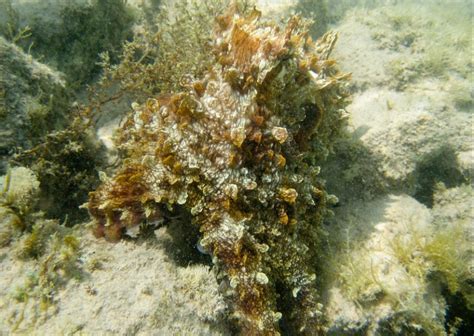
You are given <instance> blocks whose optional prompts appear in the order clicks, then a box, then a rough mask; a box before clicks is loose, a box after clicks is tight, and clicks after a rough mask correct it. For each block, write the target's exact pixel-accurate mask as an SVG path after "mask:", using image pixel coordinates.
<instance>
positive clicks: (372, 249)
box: [328, 184, 474, 335]
mask: <svg viewBox="0 0 474 336" xmlns="http://www.w3.org/2000/svg"><path fill="white" fill-rule="evenodd" d="M377 202H380V200H379V201H374V202H372V203H368V204H367V205H365V208H364V206H363V208H362V209H360V212H361V213H364V212H366V213H369V212H370V211H371V209H383V213H382V217H381V221H380V222H377V221H376V222H375V223H374V224H369V225H374V227H373V230H372V231H370V233H363V230H364V229H363V228H362V227H365V230H367V228H366V227H367V224H366V223H367V222H370V221H373V218H372V219H371V217H370V215H369V216H365V217H364V216H362V217H361V218H360V219H358V220H357V219H356V220H355V221H354V222H351V225H350V226H348V227H344V228H343V230H344V231H346V232H343V233H341V234H335V232H334V231H333V232H332V239H334V238H335V237H339V238H337V239H341V241H340V242H339V243H337V242H333V243H332V246H329V247H328V248H329V249H334V252H333V253H332V255H333V257H332V258H333V259H331V260H330V261H329V262H328V263H329V265H332V266H331V267H329V266H328V270H329V273H331V276H332V277H334V279H333V281H335V282H336V283H337V284H338V286H336V287H338V288H339V289H338V290H340V293H342V294H343V295H344V297H345V298H346V299H348V300H349V301H350V302H352V305H353V308H352V309H353V311H355V312H357V313H355V314H354V313H352V314H353V315H352V318H353V319H354V320H355V321H358V322H359V323H357V326H356V323H354V322H353V323H348V325H346V327H347V328H349V329H351V328H352V329H354V330H359V331H360V330H365V333H364V334H367V335H378V334H390V335H392V334H409V335H412V334H417V335H418V334H420V335H447V334H449V335H456V334H457V333H456V330H457V331H459V332H460V333H459V335H463V332H465V331H468V330H470V329H471V328H472V322H471V319H470V317H469V314H471V315H472V311H473V308H474V307H473V298H474V296H473V294H474V287H473V285H472V281H473V274H472V261H473V258H474V254H473V250H472V238H473V237H472V232H470V231H471V230H470V226H471V223H472V219H473V217H472V211H471V208H472V206H471V204H472V186H470V185H467V184H465V185H461V186H459V187H454V188H449V189H448V188H446V187H445V186H444V185H442V184H439V185H438V187H437V190H436V191H435V195H434V205H433V208H432V209H431V210H430V209H429V208H427V207H426V206H424V205H422V204H420V203H418V202H417V201H416V200H414V199H413V198H411V197H409V196H406V195H401V196H393V195H392V196H389V197H388V198H384V199H383V201H382V202H383V203H384V205H383V206H382V207H380V205H377ZM357 216H358V215H356V216H355V217H356V218H357ZM345 220H349V221H351V219H350V217H346V219H345ZM342 221H344V219H343V220H342ZM359 221H360V224H359ZM361 229H362V230H361ZM358 230H360V231H358ZM351 231H352V232H351ZM338 290H336V291H334V288H333V291H334V292H333V295H335V294H334V293H338V292H337V291H338ZM334 297H337V294H336V295H335V296H334ZM339 300H340V299H339ZM335 301H336V302H337V299H335ZM344 307H345V309H346V312H344V313H343V314H342V315H344V314H347V315H346V316H351V313H347V311H351V308H350V304H346V305H345V306H344ZM382 312H383V313H382ZM354 316H357V318H354ZM341 320H344V318H342V319H341ZM350 320H351V319H350V318H347V317H346V319H345V321H346V323H347V321H350ZM337 324H338V323H337V322H336V323H334V324H333V326H334V325H337ZM349 324H352V325H349ZM336 334H337V333H336Z"/></svg>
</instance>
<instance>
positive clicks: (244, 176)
mask: <svg viewBox="0 0 474 336" xmlns="http://www.w3.org/2000/svg"><path fill="white" fill-rule="evenodd" d="M335 39H336V36H335V35H334V34H327V35H325V36H324V37H323V38H322V39H321V40H320V41H318V42H316V43H313V42H311V41H310V40H309V39H308V38H307V34H306V33H305V28H304V26H303V24H302V23H301V22H300V20H299V19H298V18H296V17H295V18H292V19H291V20H289V22H288V24H287V26H286V28H284V29H279V28H278V27H277V26H273V25H271V24H263V23H261V19H260V15H259V13H258V12H257V11H254V12H253V13H252V14H251V15H250V16H247V17H240V16H239V15H238V14H235V13H231V14H228V15H224V16H222V17H219V18H217V27H216V31H215V39H214V44H213V56H210V57H215V60H216V64H215V66H214V68H213V69H210V70H209V72H208V73H207V75H206V76H205V78H202V79H199V80H194V79H187V80H183V91H182V92H181V93H177V94H170V95H162V96H160V97H157V98H156V99H149V100H148V101H147V102H146V103H145V104H144V105H141V106H138V105H135V106H134V107H133V111H132V112H131V114H130V116H129V117H128V119H127V121H126V122H125V123H124V124H123V126H122V128H121V131H120V136H119V140H118V142H119V146H120V148H121V150H122V151H123V153H125V156H126V157H127V158H126V159H125V160H123V163H122V168H121V169H120V170H119V171H118V173H117V174H116V175H115V176H114V177H112V178H110V179H109V180H108V181H105V182H104V183H103V184H102V186H101V187H100V188H99V189H98V190H97V191H95V192H93V193H91V195H90V200H89V210H90V213H91V214H92V215H93V217H94V218H95V219H96V222H97V227H96V234H97V235H98V236H105V237H106V238H109V239H112V240H113V239H118V238H120V235H121V234H122V232H123V230H124V229H126V228H130V227H132V226H136V225H139V224H140V223H141V222H142V221H144V220H148V221H150V220H155V219H159V218H160V216H163V215H162V214H163V213H164V212H167V211H169V210H170V209H171V211H172V210H173V209H176V208H177V207H179V208H180V209H181V210H180V211H182V209H185V210H186V211H188V212H189V213H190V214H191V215H192V218H193V223H194V224H195V225H197V226H198V227H199V228H200V232H201V233H202V239H201V245H202V246H203V248H204V249H206V250H207V251H208V252H209V253H210V254H211V255H212V257H213V262H214V264H215V267H217V268H218V271H219V272H218V273H219V275H218V276H219V279H220V281H221V283H222V286H221V287H222V288H223V290H224V292H225V295H226V297H227V299H228V302H229V307H230V310H231V318H232V319H233V320H235V321H236V325H237V326H238V328H239V331H240V332H241V333H242V334H244V335H277V334H279V332H280V328H279V324H280V323H281V321H284V325H285V329H286V328H289V329H291V330H293V332H294V333H295V334H311V335H314V334H317V333H318V331H319V328H318V326H319V325H320V321H319V317H320V314H321V312H320V310H321V308H320V306H319V305H318V297H317V291H316V288H315V278H316V275H315V260H316V255H317V241H318V230H319V225H320V223H321V221H322V218H323V216H324V214H325V212H326V211H327V206H326V201H327V194H326V192H325V191H324V189H323V186H322V185H321V183H320V182H319V181H318V177H317V175H318V172H319V167H318V166H317V164H318V162H321V160H323V159H324V157H325V156H326V155H327V153H328V150H330V147H331V142H332V141H333V140H334V138H335V137H336V136H337V134H338V132H339V131H340V130H341V127H342V124H343V119H344V117H343V114H344V111H343V109H344V106H345V105H346V93H345V92H346V91H345V88H344V87H345V83H346V80H347V77H348V76H347V75H345V74H340V73H338V72H337V70H336V69H335V68H334V61H332V60H329V59H328V57H329V53H330V51H331V49H332V47H333V44H334V42H335ZM277 291H278V292H279V294H278V295H279V296H278V297H277ZM277 301H278V302H277ZM282 315H283V316H282ZM282 319H283V320H282Z"/></svg>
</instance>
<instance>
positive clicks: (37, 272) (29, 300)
mask: <svg viewBox="0 0 474 336" xmlns="http://www.w3.org/2000/svg"><path fill="white" fill-rule="evenodd" d="M0 189H1V192H0V246H2V247H6V246H8V247H9V249H8V251H9V253H11V256H12V257H13V258H16V259H19V260H21V261H24V262H25V265H26V268H27V269H28V270H29V271H28V275H27V276H26V278H25V280H24V285H22V286H20V287H17V288H15V289H14V290H13V291H12V293H11V295H12V298H13V299H14V300H15V301H16V302H18V303H21V304H23V305H22V306H21V307H20V310H21V311H22V312H23V311H24V310H25V309H34V310H35V311H40V312H41V311H46V310H48V308H49V307H51V306H53V304H54V301H55V294H56V293H57V291H58V290H59V289H60V288H61V286H63V285H64V284H65V283H66V282H67V281H69V280H70V279H73V278H74V279H80V278H81V277H82V274H83V271H82V266H81V263H80V261H79V257H80V241H79V238H78V234H77V232H76V231H75V230H74V229H71V228H68V227H65V226H64V225H61V224H60V223H59V222H58V221H57V220H48V219H45V218H44V216H43V213H41V212H38V211H37V203H38V198H39V181H38V180H37V179H36V176H35V175H34V173H33V172H32V171H31V170H29V169H27V168H24V167H15V168H12V169H10V170H9V171H8V173H7V175H5V176H4V177H3V179H2V180H1V181H0ZM23 315H24V314H23V313H20V314H18V315H15V316H12V317H11V319H9V322H10V323H11V325H12V330H13V331H14V330H16V329H17V328H18V327H19V326H20V325H21V324H22V323H23V322H24V321H23ZM35 316H36V315H35ZM28 323H34V321H29V322H28Z"/></svg>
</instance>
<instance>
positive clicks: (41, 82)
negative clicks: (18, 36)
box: [0, 37, 70, 173]
mask: <svg viewBox="0 0 474 336" xmlns="http://www.w3.org/2000/svg"><path fill="white" fill-rule="evenodd" d="M0 73H1V74H2V76H0V135H1V137H0V156H1V157H8V156H9V155H11V154H12V153H13V152H14V150H15V149H16V148H31V147H32V146H34V145H36V144H38V143H39V142H40V141H41V138H42V137H43V136H44V135H46V134H48V133H49V132H51V131H52V130H54V129H57V128H61V127H64V126H65V125H66V123H67V120H66V116H65V115H66V113H65V112H66V111H67V110H68V109H69V104H70V94H69V92H68V90H67V89H66V88H65V84H64V81H63V79H62V77H61V76H60V74H59V73H57V72H54V71H52V70H51V69H49V68H48V67H46V66H44V65H43V64H41V63H38V62H36V61H34V60H32V59H31V57H30V56H28V55H26V54H25V53H23V52H22V51H21V49H20V48H18V47H17V46H15V45H14V44H12V43H10V42H8V41H6V40H5V39H4V38H2V37H0ZM2 166H3V164H2ZM4 169H5V167H0V172H2V173H3V172H4Z"/></svg>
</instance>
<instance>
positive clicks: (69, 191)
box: [12, 116, 105, 224]
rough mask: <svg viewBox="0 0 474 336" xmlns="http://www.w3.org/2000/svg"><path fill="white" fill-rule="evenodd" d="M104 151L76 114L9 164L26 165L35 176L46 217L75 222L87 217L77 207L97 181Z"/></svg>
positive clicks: (90, 128) (88, 127) (95, 185)
mask: <svg viewBox="0 0 474 336" xmlns="http://www.w3.org/2000/svg"><path fill="white" fill-rule="evenodd" d="M103 151H104V148H103V146H102V145H101V144H100V143H99V142H98V141H97V139H96V136H95V134H94V133H93V130H92V127H90V125H89V124H88V123H87V122H85V121H84V119H81V116H77V117H76V118H75V119H74V121H73V122H72V123H71V125H70V126H69V127H68V128H66V129H64V130H61V131H57V132H53V133H50V134H48V135H47V136H46V137H45V138H44V140H43V142H42V143H41V144H40V145H38V146H35V147H34V148H32V149H30V150H26V151H23V152H21V153H19V154H17V155H15V156H14V158H13V159H12V163H15V164H21V165H25V166H27V167H29V168H30V169H32V170H33V171H34V172H35V174H36V175H37V176H38V179H39V181H40V183H41V192H40V206H41V209H42V210H44V211H45V212H46V215H47V217H49V218H58V219H60V220H67V221H68V223H70V224H74V223H76V222H77V221H80V220H83V219H85V218H86V217H87V212H86V211H85V210H81V209H80V208H79V206H80V205H82V204H83V203H85V202H86V201H87V195H88V192H89V191H91V190H93V189H94V188H96V187H97V185H98V184H99V182H100V180H99V175H98V171H97V169H98V168H100V167H102V166H103V165H104V164H105V162H104V160H105V159H104V158H105V154H104V152H103Z"/></svg>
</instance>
